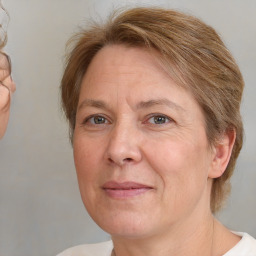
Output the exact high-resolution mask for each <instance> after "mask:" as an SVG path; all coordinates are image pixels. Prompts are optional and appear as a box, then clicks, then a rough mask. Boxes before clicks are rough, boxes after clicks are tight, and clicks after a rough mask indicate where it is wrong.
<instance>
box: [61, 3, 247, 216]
mask: <svg viewBox="0 0 256 256" xmlns="http://www.w3.org/2000/svg"><path fill="white" fill-rule="evenodd" d="M115 44H121V45H126V46H128V47H144V48H147V49H148V50H151V49H154V51H155V50H156V51H157V52H158V53H159V56H160V57H158V58H159V60H160V61H161V63H162V67H163V68H164V69H165V70H166V71H167V73H168V74H169V75H170V76H171V77H172V79H173V80H174V81H175V82H176V83H177V84H178V85H180V86H183V87H185V88H186V89H187V90H189V91H190V92H191V93H192V95H193V96H194V98H195V99H196V101H197V102H198V104H199V105H200V107H201V109H202V111H203V113H204V117H205V128H206V134H207V138H208V141H209V143H210V145H214V143H216V142H217V141H218V138H220V136H221V134H223V133H225V132H228V131H235V133H236V140H235V143H234V147H233V150H232V154H231V158H230V161H229V164H228V166H227V168H226V170H225V172H224V173H223V175H222V176H221V177H219V178H216V179H214V180H213V184H212V191H211V210H212V212H213V213H214V212H216V211H217V210H219V209H220V207H221V206H222V204H223V202H224V199H225V198H226V196H227V195H228V192H229V190H230V177H231V176H232V173H233V170H234V167H235V163H236V159H237V157H238V155H239V152H240V150H241V148H242V144H243V124H242V120H241V115H240V104H241V98H242V92H243V87H244V81H243V78H242V75H241V72H240V70H239V67H238V66H237V64H236V62H235V60H234V58H233V57H232V55H231V54H230V52H229V51H228V49H227V48H226V47H225V45H224V43H223V42H222V40H221V39H220V37H219V35H218V34H217V33H216V31H215V30H214V29H213V28H212V27H210V26H208V25H206V24H205V23H203V22H202V21H201V20H199V19H197V18H195V17H193V16H190V15H187V14H184V13H181V12H177V11H174V10H166V9H161V8H146V7H142V8H133V9H128V10H123V11H116V12H114V13H113V14H112V15H111V16H110V17H109V18H108V20H107V22H105V23H104V24H98V23H92V24H91V25H90V26H89V27H88V28H86V29H84V30H82V31H81V32H80V33H78V34H76V35H75V36H74V37H72V39H71V41H69V44H68V45H69V46H70V47H71V49H70V50H69V53H68V54H67V58H66V65H65V70H64V74H63V77H62V81H61V96H62V107H63V110H64V112H65V115H66V117H67V119H68V121H69V125H70V139H71V141H72V138H73V132H74V128H75V122H76V111H77V105H78V99H79V92H80V86H81V82H82V78H83V76H84V74H85V73H86V71H87V68H88V66H89V64H90V62H91V61H92V59H93V57H94V56H95V55H96V54H97V52H98V51H99V50H100V49H102V48H103V47H104V46H106V45H115Z"/></svg>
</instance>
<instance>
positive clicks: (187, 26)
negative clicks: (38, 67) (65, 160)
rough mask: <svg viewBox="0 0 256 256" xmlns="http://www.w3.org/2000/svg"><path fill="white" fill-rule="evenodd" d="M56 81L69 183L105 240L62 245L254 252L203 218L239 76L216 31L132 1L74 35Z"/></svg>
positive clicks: (236, 127) (211, 206) (220, 188)
mask: <svg viewBox="0 0 256 256" xmlns="http://www.w3.org/2000/svg"><path fill="white" fill-rule="evenodd" d="M72 42H73V49H72V51H71V52H70V54H69V56H68V57H67V65H66V68H65V71H64V75H63V78H62V83H61V90H62V103H63V109H64V111H65V114H66V116H67V119H68V121H69V124H70V138H71V141H72V144H73V148H74V160H75V166H76V171H77V176H78V183H79V188H80V193H81V196H82V200H83V202H84V205H85V207H86V209H87V211H88V212H89V214H90V215H91V217H92V218H93V219H94V221H95V222H96V223H97V224H98V225H99V226H100V227H101V228H102V229H103V230H105V231H106V232H108V233H109V234H110V235H111V238H112V241H111V242H105V243H100V244H96V245H82V246H78V247H74V248H71V249H68V250H67V251H65V252H63V253H61V254H60V256H66V255H79V256H80V255H104V256H110V255H116V256H127V255H129V256H133V255H136V256H139V255H146V256H150V255H158V256H161V255H163V256H164V255H168V256H169V255H175V256H179V255H182V256H184V255H189V256H193V255H197V256H198V255H204V256H205V255H211V256H212V255H225V256H237V255H239V256H242V255H246V256H248V255H256V242H255V240H254V239H253V238H252V237H251V236H249V235H248V234H245V233H235V232H231V231H230V230H228V229H227V228H226V227H224V226H223V225H222V224H221V223H219V222H218V221H217V220H216V219H215V218H214V216H213V214H214V213H215V212H216V211H218V210H219V209H220V208H221V206H222V204H223V201H224V199H225V197H226V196H227V193H228V190H229V183H230V177H231V175H232V173H233V170H234V167H235V162H236V159H237V157H238V155H239V152H240V149H241V147H242V141H243V126H242V121H241V116H240V102H241V97H242V91H243V87H244V82H243V78H242V75H241V73H240V71H239V68H238V66H237V64H236V63H235V61H234V59H233V58H232V56H231V54H230V53H229V51H228V50H227V48H226V47H225V46H224V44H223V42H222V41H221V39H220V38H219V36H218V35H217V33H216V32H215V31H214V30H213V29H212V28H211V27H209V26H207V25H206V24H204V23H203V22H202V21H200V20H198V19H196V18H194V17H191V16H188V15H185V14H182V13H179V12H176V11H171V10H163V9H155V8H135V9H131V10H127V11H124V12H122V13H119V14H116V15H114V16H113V17H111V18H110V19H109V21H108V22H107V23H106V24H104V25H96V24H94V25H93V26H92V27H91V28H90V29H88V30H85V31H83V32H82V33H81V34H79V35H77V36H76V37H75V38H74V40H73V41H72Z"/></svg>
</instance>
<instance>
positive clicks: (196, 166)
mask: <svg viewBox="0 0 256 256" xmlns="http://www.w3.org/2000/svg"><path fill="white" fill-rule="evenodd" d="M206 151H207V150H206V148H205V147H204V144H193V143H189V142H185V141H174V140H169V141H160V140H159V141H158V142H155V143H154V146H152V145H150V143H147V144H145V155H146V158H147V161H148V162H149V164H150V166H151V168H152V169H153V170H154V171H155V172H156V173H157V175H158V177H159V179H160V180H161V182H162V184H163V193H164V194H166V195H167V197H168V196H169V195H168V193H165V192H164V190H165V191H168V192H169V193H171V194H172V195H173V196H174V197H180V196H182V195H184V197H186V198H187V197H189V196H190V194H191V196H192V194H193V193H198V192H199V191H200V190H201V191H202V190H203V189H204V186H205V185H206V182H207V173H208V170H207V169H208V161H207V153H206ZM184 199H185V198H184Z"/></svg>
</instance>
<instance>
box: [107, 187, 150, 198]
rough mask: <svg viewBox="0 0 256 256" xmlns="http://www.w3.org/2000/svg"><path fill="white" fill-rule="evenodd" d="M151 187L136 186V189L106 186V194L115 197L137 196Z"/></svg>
mask: <svg viewBox="0 0 256 256" xmlns="http://www.w3.org/2000/svg"><path fill="white" fill-rule="evenodd" d="M150 190H151V188H134V189H108V188H105V189H104V191H105V192H106V194H107V195H108V196H110V197H112V198H115V199H118V198H119V199H125V198H130V197H135V196H138V195H141V194H144V193H146V192H148V191H150Z"/></svg>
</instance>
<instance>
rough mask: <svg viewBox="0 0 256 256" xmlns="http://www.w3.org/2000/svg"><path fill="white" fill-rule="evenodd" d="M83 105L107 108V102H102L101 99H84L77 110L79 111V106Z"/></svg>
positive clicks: (82, 106)
mask: <svg viewBox="0 0 256 256" xmlns="http://www.w3.org/2000/svg"><path fill="white" fill-rule="evenodd" d="M84 107H95V108H102V109H108V107H107V104H106V103H104V102H103V101H101V100H93V99H85V100H83V101H82V102H81V103H80V105H79V106H78V108H77V111H79V110H80V109H81V108H84Z"/></svg>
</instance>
